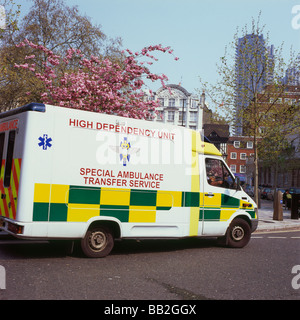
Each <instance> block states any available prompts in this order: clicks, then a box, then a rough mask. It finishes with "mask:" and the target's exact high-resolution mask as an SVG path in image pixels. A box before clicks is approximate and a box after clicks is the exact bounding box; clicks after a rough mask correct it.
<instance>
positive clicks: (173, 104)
mask: <svg viewBox="0 0 300 320" xmlns="http://www.w3.org/2000/svg"><path fill="white" fill-rule="evenodd" d="M169 107H175V99H169Z"/></svg>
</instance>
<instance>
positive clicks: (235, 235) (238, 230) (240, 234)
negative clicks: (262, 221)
mask: <svg viewBox="0 0 300 320" xmlns="http://www.w3.org/2000/svg"><path fill="white" fill-rule="evenodd" d="M231 235H232V239H233V240H235V241H240V240H242V239H243V238H244V235H245V232H244V229H243V228H242V227H240V226H235V227H234V228H233V229H232V232H231Z"/></svg>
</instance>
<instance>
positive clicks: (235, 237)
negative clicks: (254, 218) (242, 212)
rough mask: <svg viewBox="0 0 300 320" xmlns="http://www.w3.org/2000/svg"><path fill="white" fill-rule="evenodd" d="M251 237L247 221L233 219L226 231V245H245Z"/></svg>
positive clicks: (240, 246) (237, 246)
mask: <svg viewBox="0 0 300 320" xmlns="http://www.w3.org/2000/svg"><path fill="white" fill-rule="evenodd" d="M250 238H251V229H250V226H249V224H248V222H247V221H245V220H244V219H241V218H236V219H234V220H233V221H232V222H231V224H230V226H229V228H228V231H227V246H228V247H231V248H243V247H245V246H246V245H247V244H248V242H249V241H250Z"/></svg>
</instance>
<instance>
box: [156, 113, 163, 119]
mask: <svg viewBox="0 0 300 320" xmlns="http://www.w3.org/2000/svg"><path fill="white" fill-rule="evenodd" d="M157 120H164V112H163V111H158V112H157Z"/></svg>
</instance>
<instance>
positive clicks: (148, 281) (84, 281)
mask: <svg viewBox="0 0 300 320" xmlns="http://www.w3.org/2000/svg"><path fill="white" fill-rule="evenodd" d="M299 249H300V231H298V232H284V233H279V232H278V233H264V234H260V233H255V234H253V238H252V239H251V241H250V243H249V244H248V246H246V247H245V248H243V249H229V248H223V247H219V246H217V244H216V241H215V240H214V239H186V240H168V241H167V240H164V241H148V240H147V241H141V242H137V241H129V240H127V241H122V242H118V243H116V245H115V248H114V250H113V252H112V253H111V255H110V256H108V257H106V258H104V259H87V258H84V257H83V256H81V255H80V254H79V253H77V252H75V253H74V254H73V255H72V256H70V255H67V254H66V252H65V248H64V247H63V246H61V245H53V244H49V243H48V242H29V241H25V242H24V241H20V240H9V239H8V240H7V239H6V240H1V239H0V266H2V267H4V268H5V287H6V289H2V290H0V300H15V299H30V300H35V299H89V300H94V299H97V300H98V299H100V300H118V299H120V300H143V299H146V300H216V299H217V300H222V299H229V300H231V299H234V300H239V299H243V300H244V299H246V300H248V299H250V300H251V299H255V300H256V299H258V300H261V299H271V300H273V299H280V300H285V299H292V300H299V299H300V289H294V288H293V286H292V281H293V278H294V277H295V276H297V275H296V274H293V273H292V268H293V267H294V266H296V265H300V250H299ZM1 270H2V271H3V270H4V269H3V268H2V269H0V286H1ZM299 272H300V269H299ZM2 280H3V272H2ZM294 283H296V284H299V285H300V279H298V278H295V279H294ZM2 287H3V281H2Z"/></svg>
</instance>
